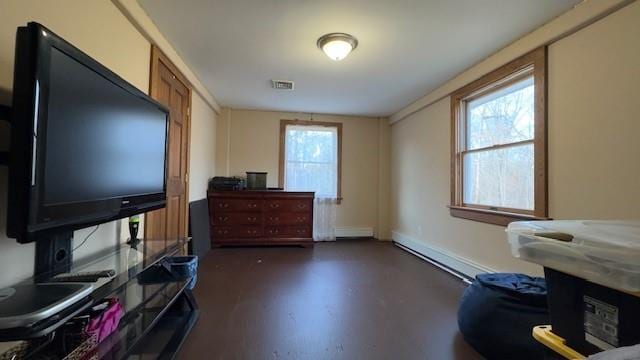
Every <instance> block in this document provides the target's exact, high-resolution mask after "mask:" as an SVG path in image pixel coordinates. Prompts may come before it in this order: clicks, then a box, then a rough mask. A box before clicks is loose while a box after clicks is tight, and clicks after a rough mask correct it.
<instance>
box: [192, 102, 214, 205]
mask: <svg viewBox="0 0 640 360" xmlns="http://www.w3.org/2000/svg"><path fill="white" fill-rule="evenodd" d="M216 119H217V115H216V113H215V112H214V111H213V109H212V108H211V107H209V106H208V105H207V103H206V102H205V101H204V100H203V99H202V98H201V97H200V96H199V95H198V94H197V93H195V92H194V93H193V96H192V99H191V149H190V154H189V156H190V159H189V201H194V200H200V199H204V198H206V197H207V182H208V180H209V178H210V177H212V176H213V175H214V174H215V171H216V170H215V167H216V160H215V159H216Z"/></svg>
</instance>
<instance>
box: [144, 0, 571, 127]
mask: <svg viewBox="0 0 640 360" xmlns="http://www.w3.org/2000/svg"><path fill="white" fill-rule="evenodd" d="M138 2H139V3H140V5H141V6H142V7H143V8H144V9H145V11H146V12H147V13H148V14H149V16H150V17H151V19H152V20H153V21H154V22H155V23H156V25H157V26H158V28H159V29H160V31H161V32H162V33H163V34H164V35H165V37H166V38H167V39H168V40H169V41H170V42H171V43H172V45H173V46H174V47H175V49H176V50H177V51H178V53H179V54H180V55H181V56H182V57H183V59H184V60H185V62H186V63H187V64H188V65H189V66H190V67H191V69H192V70H193V71H194V72H195V73H196V74H197V75H198V77H199V78H200V80H201V81H202V82H203V83H204V85H205V86H206V87H207V88H208V89H209V91H210V92H211V94H213V96H214V97H216V99H217V100H218V101H219V102H220V103H221V105H223V106H229V107H232V108H243V109H263V110H278V111H294V112H306V113H330V114H345V115H366V116H388V115H390V114H393V113H395V112H396V111H398V110H400V109H402V108H403V107H405V106H406V105H408V104H410V103H411V102H413V101H415V100H416V99H418V98H420V97H422V96H423V95H425V94H427V93H428V92H430V91H432V90H434V89H436V88H437V87H438V86H440V85H442V84H443V83H444V82H446V81H447V80H449V79H451V78H452V77H453V76H455V75H456V74H458V73H460V72H462V71H463V70H465V69H467V68H468V67H470V66H471V65H473V64H475V63H477V62H479V61H480V60H482V59H484V58H485V57H487V56H489V55H491V54H492V53H494V52H495V51H497V50H499V49H500V48H502V47H504V46H506V45H508V44H509V43H511V42H513V41H514V40H516V39H518V38H520V37H522V36H523V35H525V34H527V33H528V32H530V31H532V30H534V29H535V28H537V27H539V26H540V25H542V24H544V23H546V22H548V21H549V20H551V19H553V18H554V17H556V16H558V15H560V14H562V13H563V12H565V11H567V10H569V9H571V7H572V6H573V5H575V4H577V3H578V2H580V1H579V0H386V1H385V0H322V1H320V0H183V1H175V0H138ZM330 32H346V33H350V34H352V35H354V36H355V37H356V38H357V39H358V41H359V45H358V48H357V49H356V50H355V51H354V52H353V53H351V55H349V56H348V57H347V58H346V59H345V60H343V61H340V62H335V61H332V60H330V59H329V58H327V57H326V56H325V55H324V53H322V52H321V51H320V50H319V49H318V48H317V47H316V40H317V39H318V37H320V36H322V35H323V34H326V33H330ZM271 79H284V80H293V81H295V90H294V91H288V92H287V91H282V90H275V89H272V88H271V83H270V80H271Z"/></svg>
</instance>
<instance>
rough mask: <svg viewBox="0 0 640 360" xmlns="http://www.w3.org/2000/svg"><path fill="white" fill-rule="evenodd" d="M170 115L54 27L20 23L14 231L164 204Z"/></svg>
mask: <svg viewBox="0 0 640 360" xmlns="http://www.w3.org/2000/svg"><path fill="white" fill-rule="evenodd" d="M121 56H127V55H126V54H121ZM168 118H169V111H168V109H167V108H166V107H164V106H163V105H161V104H160V103H158V102H156V101H155V100H153V99H151V98H150V97H149V96H147V95H146V94H144V93H143V92H142V91H140V90H138V89H137V88H136V87H134V86H133V85H131V84H130V83H128V82H126V81H125V80H123V79H122V78H120V77H119V76H118V75H116V74H115V73H113V72H112V71H110V70H109V69H107V68H106V67H105V66H103V65H101V64H100V63H98V62H97V61H96V60H94V59H92V58H91V57H89V56H88V55H87V54H85V53H83V52H82V51H80V50H79V49H77V48H76V47H74V46H73V45H71V44H69V43H68V42H66V41H65V40H63V39H62V38H60V37H59V36H57V35H56V34H54V33H53V32H51V31H50V30H48V29H47V28H45V27H44V26H42V25H40V24H37V23H33V22H32V23H29V24H28V25H27V26H24V27H19V28H18V31H17V35H16V53H15V69H14V83H13V108H12V119H11V120H12V129H11V147H10V154H9V194H8V195H9V196H8V197H9V202H8V211H7V235H8V236H9V237H12V238H16V239H17V241H18V242H21V243H26V242H32V241H37V240H39V239H42V238H45V237H50V236H52V235H55V234H58V233H60V232H68V231H72V230H75V229H79V228H83V227H88V226H92V225H97V224H100V223H104V222H107V221H111V220H115V219H119V218H123V217H127V216H131V215H134V214H138V213H142V212H146V211H150V210H154V209H158V208H161V207H164V206H165V197H166V176H165V174H166V168H167V166H166V158H167V137H168V130H167V127H168Z"/></svg>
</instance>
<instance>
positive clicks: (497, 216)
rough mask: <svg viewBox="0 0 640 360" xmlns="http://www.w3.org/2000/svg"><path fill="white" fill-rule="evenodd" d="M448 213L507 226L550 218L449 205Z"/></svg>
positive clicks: (462, 217)
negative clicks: (517, 222)
mask: <svg viewBox="0 0 640 360" xmlns="http://www.w3.org/2000/svg"><path fill="white" fill-rule="evenodd" d="M448 208H449V213H450V214H451V216H453V217H457V218H461V219H467V220H473V221H478V222H483V223H487V224H493V225H500V226H507V225H509V223H511V222H514V221H534V220H551V218H548V217H539V216H533V215H527V214H518V213H508V212H503V211H493V210H485V209H474V208H468V207H462V206H452V205H449V206H448Z"/></svg>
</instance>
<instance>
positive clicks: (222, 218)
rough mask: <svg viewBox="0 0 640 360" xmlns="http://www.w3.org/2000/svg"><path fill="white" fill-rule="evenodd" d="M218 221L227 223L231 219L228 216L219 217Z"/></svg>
mask: <svg viewBox="0 0 640 360" xmlns="http://www.w3.org/2000/svg"><path fill="white" fill-rule="evenodd" d="M218 220H220V221H222V222H225V221H227V220H229V217H228V216H218Z"/></svg>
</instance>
